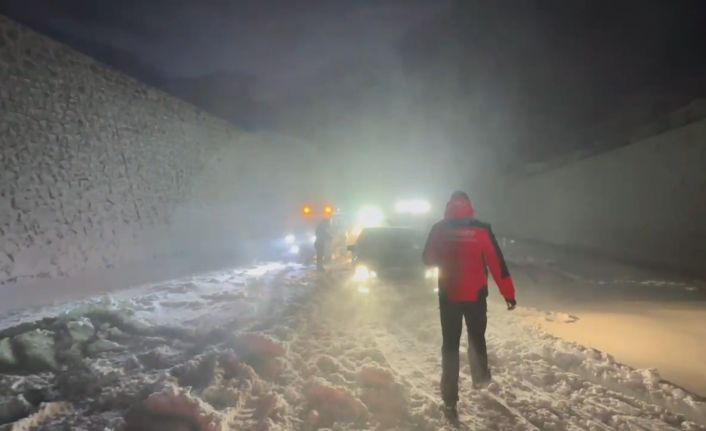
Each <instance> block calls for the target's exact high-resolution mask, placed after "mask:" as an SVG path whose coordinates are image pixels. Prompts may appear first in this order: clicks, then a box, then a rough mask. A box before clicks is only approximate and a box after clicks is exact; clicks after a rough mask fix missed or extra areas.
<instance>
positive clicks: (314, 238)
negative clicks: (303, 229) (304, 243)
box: [309, 235, 316, 244]
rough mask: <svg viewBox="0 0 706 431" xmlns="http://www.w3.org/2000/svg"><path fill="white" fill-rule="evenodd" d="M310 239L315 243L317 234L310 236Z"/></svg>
mask: <svg viewBox="0 0 706 431" xmlns="http://www.w3.org/2000/svg"><path fill="white" fill-rule="evenodd" d="M309 241H311V243H312V244H314V243H315V242H316V235H312V236H310V237H309Z"/></svg>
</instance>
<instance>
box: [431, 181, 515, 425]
mask: <svg viewBox="0 0 706 431" xmlns="http://www.w3.org/2000/svg"><path fill="white" fill-rule="evenodd" d="M423 260H424V264H426V265H428V266H436V267H437V268H438V269H439V281H438V283H439V314H440V317H441V333H442V337H443V345H442V348H441V358H442V361H441V362H442V372H441V394H442V398H443V401H444V413H445V415H446V417H447V418H448V419H449V420H450V421H452V422H458V412H457V410H456V403H457V402H458V374H459V344H460V341H461V332H462V327H463V320H465V322H466V331H467V335H468V362H469V364H470V368H471V378H472V380H473V386H474V388H482V387H485V386H487V385H488V383H490V380H491V374H490V368H489V367H488V354H487V350H486V343H485V329H486V325H487V314H486V312H487V303H486V298H487V296H488V280H487V273H488V269H489V270H490V273H491V275H492V276H493V279H494V280H495V283H496V284H497V285H498V288H499V289H500V293H501V295H502V296H503V297H504V298H505V302H506V304H507V309H508V310H513V309H514V308H515V306H516V304H517V303H516V301H515V287H514V285H513V282H512V278H511V277H510V272H509V271H508V269H507V265H506V264H505V260H504V258H503V254H502V252H501V251H500V247H499V246H498V242H497V240H496V239H495V236H494V235H493V231H492V230H491V228H490V225H489V224H486V223H483V222H481V221H479V220H477V219H476V218H475V210H474V208H473V206H472V205H471V201H470V199H469V198H468V195H467V194H466V193H465V192H462V191H457V192H454V193H453V194H452V195H451V199H450V200H449V202H448V203H447V205H446V211H445V214H444V219H443V220H441V221H440V222H438V223H436V224H435V225H434V226H433V227H432V229H431V231H430V232H429V237H428V238H427V242H426V245H425V247H424V253H423Z"/></svg>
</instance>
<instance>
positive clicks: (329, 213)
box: [324, 205, 333, 217]
mask: <svg viewBox="0 0 706 431" xmlns="http://www.w3.org/2000/svg"><path fill="white" fill-rule="evenodd" d="M332 215H333V207H332V206H331V205H326V206H325V207H324V216H326V217H331V216H332Z"/></svg>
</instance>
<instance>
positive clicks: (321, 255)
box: [314, 218, 333, 271]
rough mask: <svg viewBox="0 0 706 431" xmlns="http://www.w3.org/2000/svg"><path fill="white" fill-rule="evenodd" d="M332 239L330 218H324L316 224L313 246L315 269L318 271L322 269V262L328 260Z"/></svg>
mask: <svg viewBox="0 0 706 431" xmlns="http://www.w3.org/2000/svg"><path fill="white" fill-rule="evenodd" d="M332 239H333V235H332V233H331V220H330V219H328V218H325V219H323V220H321V221H320V222H319V225H318V226H316V241H315V242H314V247H315V248H316V269H318V270H319V271H322V270H323V269H324V263H325V262H327V261H328V260H329V259H328V257H327V254H328V253H330V250H331V240H332Z"/></svg>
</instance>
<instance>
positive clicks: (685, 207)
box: [493, 120, 706, 274]
mask: <svg viewBox="0 0 706 431" xmlns="http://www.w3.org/2000/svg"><path fill="white" fill-rule="evenodd" d="M499 190H500V191H499V193H497V194H496V196H497V197H498V198H499V199H498V200H497V201H496V202H495V207H494V211H493V216H494V217H493V219H494V221H495V225H496V226H497V229H498V230H499V231H502V232H504V233H506V234H509V235H515V236H518V237H522V238H528V239H534V240H540V241H543V242H548V243H552V244H557V245H562V246H569V247H575V248H579V249H583V250H587V251H593V252H597V253H601V254H605V255H609V256H613V257H616V258H619V259H623V260H626V261H634V262H638V263H643V264H647V265H652V266H659V267H665V268H671V269H676V270H680V271H688V272H693V273H699V274H706V121H703V120H702V121H700V122H696V123H692V124H690V125H687V126H685V127H681V128H678V129H674V130H671V131H668V132H665V133H662V134H660V135H656V136H653V137H651V138H648V139H645V140H643V141H640V142H637V143H635V144H631V145H628V146H625V147H622V148H619V149H616V150H614V151H610V152H606V153H603V154H600V155H597V156H594V157H591V158H588V159H584V160H582V161H579V162H576V163H573V164H569V165H565V166H562V167H560V168H557V169H554V170H550V171H547V172H543V173H540V174H536V175H531V176H524V177H518V178H513V179H506V180H505V181H503V184H502V185H501V186H500V187H499Z"/></svg>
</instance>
